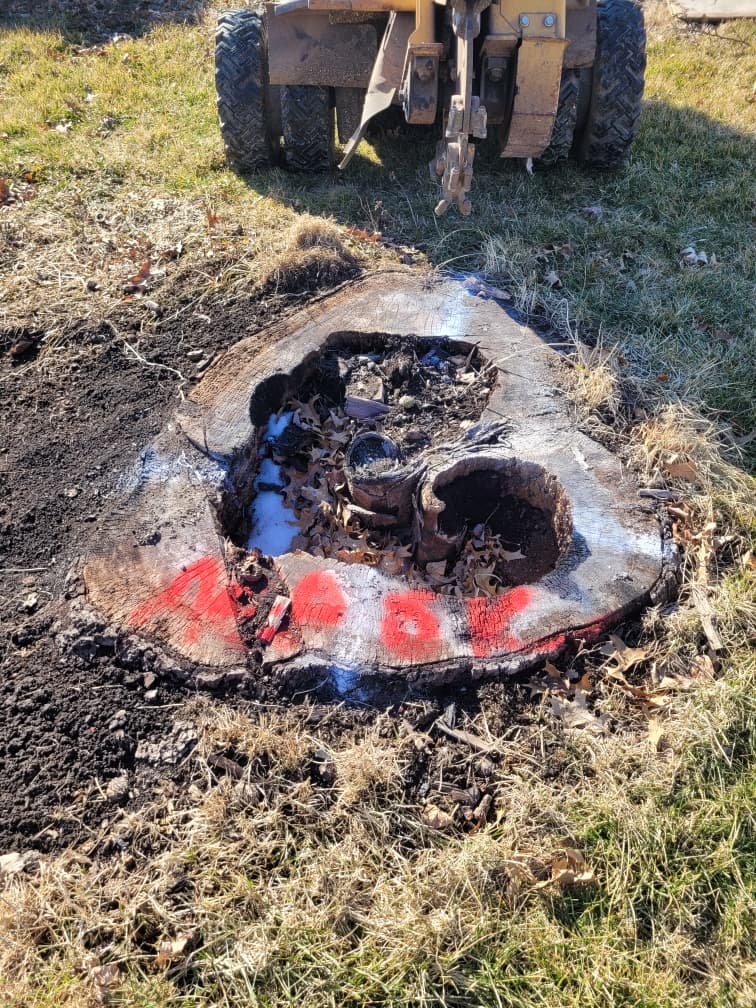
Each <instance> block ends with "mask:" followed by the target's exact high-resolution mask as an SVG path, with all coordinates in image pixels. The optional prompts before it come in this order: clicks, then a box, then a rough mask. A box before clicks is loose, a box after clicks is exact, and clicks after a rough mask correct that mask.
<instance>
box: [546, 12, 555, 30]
mask: <svg viewBox="0 0 756 1008" xmlns="http://www.w3.org/2000/svg"><path fill="white" fill-rule="evenodd" d="M555 22H556V18H555V17H554V15H553V14H547V15H546V17H545V18H544V19H543V23H544V26H545V27H546V28H553V27H554V23H555Z"/></svg>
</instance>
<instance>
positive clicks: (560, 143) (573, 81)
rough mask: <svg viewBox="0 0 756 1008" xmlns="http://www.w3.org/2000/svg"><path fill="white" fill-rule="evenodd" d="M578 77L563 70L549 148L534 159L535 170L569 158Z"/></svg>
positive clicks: (572, 139) (578, 86)
mask: <svg viewBox="0 0 756 1008" xmlns="http://www.w3.org/2000/svg"><path fill="white" fill-rule="evenodd" d="M579 95H580V76H579V74H578V72H577V70H563V71H562V80H561V83H560V85H559V105H558V106H557V114H556V116H555V117H554V127H553V129H552V131H551V139H550V140H549V146H548V147H547V148H546V150H545V151H544V152H543V154H541V156H540V157H538V158H536V159H535V162H534V164H535V167H536V168H541V169H544V168H553V167H554V166H555V165H557V164H559V163H560V162H562V161H566V160H567V158H568V157H569V156H570V151H571V150H572V144H573V141H574V138H575V124H576V123H577V115H578V98H579Z"/></svg>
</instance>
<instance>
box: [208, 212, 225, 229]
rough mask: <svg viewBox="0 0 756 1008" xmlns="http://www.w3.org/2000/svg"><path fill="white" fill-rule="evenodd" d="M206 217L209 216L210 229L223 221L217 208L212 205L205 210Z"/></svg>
mask: <svg viewBox="0 0 756 1008" xmlns="http://www.w3.org/2000/svg"><path fill="white" fill-rule="evenodd" d="M205 217H206V218H207V226H208V228H210V229H212V228H214V227H217V226H218V224H219V223H220V221H221V218H220V217H219V216H218V214H217V213H216V212H215V210H213V209H212V207H208V208H207V210H205Z"/></svg>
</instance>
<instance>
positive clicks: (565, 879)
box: [551, 847, 594, 885]
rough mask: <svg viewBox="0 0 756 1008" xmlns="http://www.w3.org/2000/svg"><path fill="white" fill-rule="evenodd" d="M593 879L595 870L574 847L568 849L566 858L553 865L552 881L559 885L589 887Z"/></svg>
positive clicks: (559, 859)
mask: <svg viewBox="0 0 756 1008" xmlns="http://www.w3.org/2000/svg"><path fill="white" fill-rule="evenodd" d="M593 879H594V875H593V869H592V868H589V867H588V865H587V864H586V861H585V858H584V857H583V855H582V854H581V853H580V851H579V850H576V849H575V848H574V847H567V848H566V849H565V856H564V857H563V858H556V859H555V860H554V862H553V863H552V865H551V881H552V882H556V883H558V884H559V885H587V884H588V883H589V882H593Z"/></svg>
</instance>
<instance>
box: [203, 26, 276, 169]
mask: <svg viewBox="0 0 756 1008" xmlns="http://www.w3.org/2000/svg"><path fill="white" fill-rule="evenodd" d="M267 88H268V49H267V33H266V31H265V24H264V22H263V20H262V18H261V17H260V16H259V14H255V13H254V12H253V11H249V10H238V11H228V12H227V13H225V14H221V15H220V17H219V18H218V28H217V31H216V34H215V90H216V93H217V96H218V117H219V119H220V129H221V136H222V137H223V143H224V145H225V147H226V157H227V159H228V161H229V163H230V164H231V165H232V166H233V167H234V168H235V169H236V170H237V171H240V172H248V171H254V170H255V169H257V168H267V167H268V166H269V165H270V164H271V162H272V161H274V154H275V151H274V145H273V139H272V137H271V135H270V129H269V125H268V115H267V110H266V102H267Z"/></svg>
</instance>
